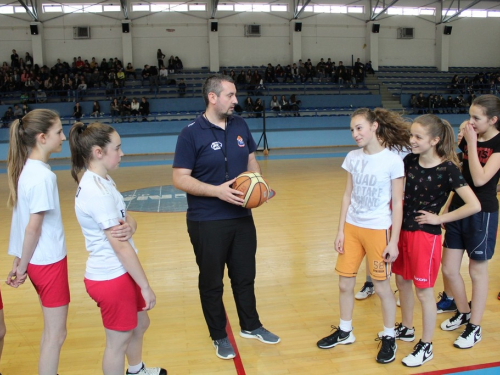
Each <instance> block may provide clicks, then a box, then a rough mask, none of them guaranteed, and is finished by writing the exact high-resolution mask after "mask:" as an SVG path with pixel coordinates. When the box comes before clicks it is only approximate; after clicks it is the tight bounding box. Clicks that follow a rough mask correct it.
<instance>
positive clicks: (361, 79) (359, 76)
mask: <svg viewBox="0 0 500 375" xmlns="http://www.w3.org/2000/svg"><path fill="white" fill-rule="evenodd" d="M354 77H355V78H356V85H357V86H360V85H362V83H363V82H364V80H365V74H364V72H363V69H361V68H360V69H357V70H355V72H354Z"/></svg>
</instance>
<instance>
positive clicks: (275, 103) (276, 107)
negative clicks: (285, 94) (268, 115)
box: [269, 95, 281, 112]
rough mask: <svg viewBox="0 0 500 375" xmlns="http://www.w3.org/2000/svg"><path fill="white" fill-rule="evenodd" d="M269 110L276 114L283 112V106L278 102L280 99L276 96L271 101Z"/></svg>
mask: <svg viewBox="0 0 500 375" xmlns="http://www.w3.org/2000/svg"><path fill="white" fill-rule="evenodd" d="M269 108H270V109H271V110H272V111H275V112H279V111H281V106H280V103H279V101H278V97H277V96H276V95H274V96H273V98H272V99H271V101H270V102H269Z"/></svg>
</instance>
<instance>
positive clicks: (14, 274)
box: [7, 212, 45, 288]
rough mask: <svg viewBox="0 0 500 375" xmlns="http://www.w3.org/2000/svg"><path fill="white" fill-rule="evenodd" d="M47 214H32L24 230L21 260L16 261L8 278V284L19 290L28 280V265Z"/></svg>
mask: <svg viewBox="0 0 500 375" xmlns="http://www.w3.org/2000/svg"><path fill="white" fill-rule="evenodd" d="M44 216H45V212H38V213H35V214H30V219H29V221H28V225H26V229H25V230H24V241H23V249H22V253H21V258H20V259H19V258H16V259H14V263H13V265H12V271H11V272H10V273H9V277H8V278H7V284H8V285H10V286H13V287H15V288H17V287H18V286H19V285H20V284H22V283H23V282H24V280H25V279H26V270H27V269H28V264H29V262H30V260H31V258H32V257H33V253H34V252H35V249H36V245H37V244H38V240H39V238H40V234H41V233H42V223H43V218H44ZM18 259H19V260H18Z"/></svg>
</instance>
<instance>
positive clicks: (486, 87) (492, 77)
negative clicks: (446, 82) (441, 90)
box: [449, 71, 500, 95]
mask: <svg viewBox="0 0 500 375" xmlns="http://www.w3.org/2000/svg"><path fill="white" fill-rule="evenodd" d="M449 88H450V93H451V94H462V95H465V94H475V95H480V94H494V95H495V94H498V93H500V71H498V72H495V73H488V72H480V73H478V74H476V75H475V76H474V77H473V78H472V79H469V76H464V77H459V75H458V74H455V75H454V76H453V78H452V79H451V83H450V86H449Z"/></svg>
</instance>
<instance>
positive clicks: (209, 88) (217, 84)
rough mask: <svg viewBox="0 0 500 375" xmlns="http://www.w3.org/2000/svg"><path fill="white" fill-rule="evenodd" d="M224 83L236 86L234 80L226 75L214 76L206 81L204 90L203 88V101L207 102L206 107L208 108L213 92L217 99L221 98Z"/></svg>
mask: <svg viewBox="0 0 500 375" xmlns="http://www.w3.org/2000/svg"><path fill="white" fill-rule="evenodd" d="M222 82H230V83H233V84H234V80H233V79H232V78H231V77H229V76H227V75H224V74H213V75H211V76H209V77H208V78H207V79H206V80H205V83H203V88H202V93H203V99H204V100H205V105H207V106H208V103H209V101H208V94H210V93H211V92H213V93H214V94H215V95H217V97H219V95H220V93H221V91H222Z"/></svg>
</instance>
